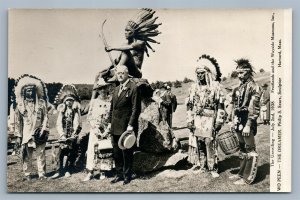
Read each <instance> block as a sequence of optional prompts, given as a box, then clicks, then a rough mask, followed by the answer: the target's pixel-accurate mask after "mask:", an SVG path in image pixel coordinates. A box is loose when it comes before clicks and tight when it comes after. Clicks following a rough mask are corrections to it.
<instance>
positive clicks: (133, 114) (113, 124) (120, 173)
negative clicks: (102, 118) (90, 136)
mask: <svg viewBox="0 0 300 200" xmlns="http://www.w3.org/2000/svg"><path fill="white" fill-rule="evenodd" d="M116 74H117V79H118V81H119V82H120V85H119V86H118V87H116V88H115V91H114V93H113V96H112V101H111V109H110V117H109V120H108V121H109V122H110V123H109V124H108V129H110V132H111V134H112V142H113V154H114V160H115V167H116V177H115V178H114V179H113V180H112V181H111V183H117V182H119V181H121V180H123V181H124V182H123V184H124V185H126V184H128V183H130V181H131V178H132V163H133V149H132V148H130V149H124V150H122V149H120V147H119V145H118V142H119V139H120V136H121V135H122V134H123V133H124V132H125V131H133V132H134V133H135V134H137V132H138V118H139V115H140V112H141V99H140V92H139V91H138V88H137V86H136V84H135V83H134V82H133V81H132V80H130V79H129V78H128V69H127V67H126V66H124V65H119V66H117V69H116Z"/></svg>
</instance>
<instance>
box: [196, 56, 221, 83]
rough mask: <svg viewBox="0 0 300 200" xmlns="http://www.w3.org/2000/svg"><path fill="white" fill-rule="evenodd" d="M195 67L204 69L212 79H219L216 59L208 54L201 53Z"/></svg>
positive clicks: (218, 67) (219, 73)
mask: <svg viewBox="0 0 300 200" xmlns="http://www.w3.org/2000/svg"><path fill="white" fill-rule="evenodd" d="M197 69H205V70H206V71H207V72H209V73H210V74H211V76H212V80H213V81H219V82H220V81H221V76H222V74H221V71H220V66H219V64H218V62H217V60H216V59H215V58H213V57H211V56H209V55H205V54H203V55H202V56H200V57H199V59H198V60H197V67H196V70H197Z"/></svg>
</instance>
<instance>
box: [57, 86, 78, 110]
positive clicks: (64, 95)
mask: <svg viewBox="0 0 300 200" xmlns="http://www.w3.org/2000/svg"><path fill="white" fill-rule="evenodd" d="M68 99H72V100H73V101H74V104H73V108H74V109H75V108H80V103H79V102H80V98H79V95H78V91H77V89H76V87H75V86H74V85H64V86H62V88H61V89H60V91H59V92H58V93H57V95H56V97H55V101H54V104H56V105H58V106H57V109H58V110H64V108H65V106H64V102H66V101H67V100H68Z"/></svg>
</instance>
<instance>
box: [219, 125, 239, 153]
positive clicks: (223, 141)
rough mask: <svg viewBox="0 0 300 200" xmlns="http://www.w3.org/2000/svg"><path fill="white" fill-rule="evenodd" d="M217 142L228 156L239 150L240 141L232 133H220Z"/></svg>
mask: <svg viewBox="0 0 300 200" xmlns="http://www.w3.org/2000/svg"><path fill="white" fill-rule="evenodd" d="M217 141H218V144H219V146H220V147H221V149H222V151H223V152H224V153H225V154H226V155H230V154H233V153H235V152H237V151H238V150H239V140H238V138H237V136H236V135H235V134H234V133H233V132H231V131H227V132H223V133H219V134H218V137H217Z"/></svg>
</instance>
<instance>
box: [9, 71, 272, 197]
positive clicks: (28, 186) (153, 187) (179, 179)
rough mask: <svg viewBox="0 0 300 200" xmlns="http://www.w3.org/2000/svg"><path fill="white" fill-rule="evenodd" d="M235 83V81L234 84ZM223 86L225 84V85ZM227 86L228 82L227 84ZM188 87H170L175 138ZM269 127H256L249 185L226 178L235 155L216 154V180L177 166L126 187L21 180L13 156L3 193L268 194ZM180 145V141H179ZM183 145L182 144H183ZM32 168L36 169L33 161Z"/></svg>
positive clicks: (74, 179) (181, 131)
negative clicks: (174, 103) (256, 155)
mask: <svg viewBox="0 0 300 200" xmlns="http://www.w3.org/2000/svg"><path fill="white" fill-rule="evenodd" d="M268 77H269V76H268V75H266V76H260V77H257V80H258V82H260V83H262V82H263V83H264V82H268V81H269V78H268ZM235 83H237V82H235ZM225 84H226V82H225ZM227 84H228V85H229V84H231V85H232V82H228V83H227ZM189 85H190V84H183V86H182V87H181V88H173V93H175V94H176V95H177V98H178V102H179V106H178V109H177V111H176V112H175V113H174V116H173V126H174V132H175V135H176V136H177V137H179V138H182V137H187V136H188V130H187V129H185V128H184V127H185V125H186V124H185V117H186V114H185V112H186V111H185V106H184V105H183V102H184V98H185V97H186V95H187V91H188V87H189ZM50 118H51V127H52V128H51V137H50V138H55V137H57V135H56V130H55V127H54V124H55V120H56V115H52V116H50ZM83 122H84V123H83V132H87V131H88V125H87V123H86V122H85V117H83ZM228 128H229V127H228V125H225V126H223V128H222V131H226V130H227V129H228ZM269 133H270V132H269V126H266V125H259V127H258V134H257V136H256V144H257V152H258V153H259V155H260V156H259V164H258V173H257V177H256V180H255V181H254V183H253V184H252V185H244V186H236V185H234V184H232V181H231V180H229V179H228V176H229V175H230V174H231V173H236V172H237V169H238V164H239V161H238V158H237V155H235V154H234V155H231V156H225V155H224V154H223V153H222V152H221V151H220V154H219V155H220V156H219V158H220V160H219V172H220V177H219V178H215V179H213V178H211V176H210V175H209V174H207V173H201V174H195V173H194V172H193V171H192V170H191V169H190V166H187V165H186V166H179V167H176V168H173V169H171V168H169V169H164V170H160V171H155V172H151V173H147V174H143V175H138V177H137V178H136V179H134V180H133V181H132V182H131V183H130V184H129V185H126V186H123V185H122V182H121V183H117V184H114V185H112V184H110V180H112V178H108V179H105V180H99V179H94V180H92V181H89V182H81V180H82V179H83V178H84V177H85V175H86V174H85V173H83V172H77V173H74V174H72V176H71V177H69V178H64V177H62V178H59V179H56V180H43V181H40V180H33V181H22V178H23V173H22V170H21V169H22V168H21V163H20V159H19V158H18V157H17V156H12V155H8V156H7V163H8V164H7V191H8V192H268V191H269V185H270V164H269V151H270V146H269V139H270V136H269ZM183 144H184V142H183ZM183 146H185V145H183ZM46 158H47V173H48V174H47V175H52V174H53V167H54V166H53V164H52V163H51V162H50V161H51V152H50V150H47V151H46ZM33 168H34V170H36V163H35V160H34V163H33Z"/></svg>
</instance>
